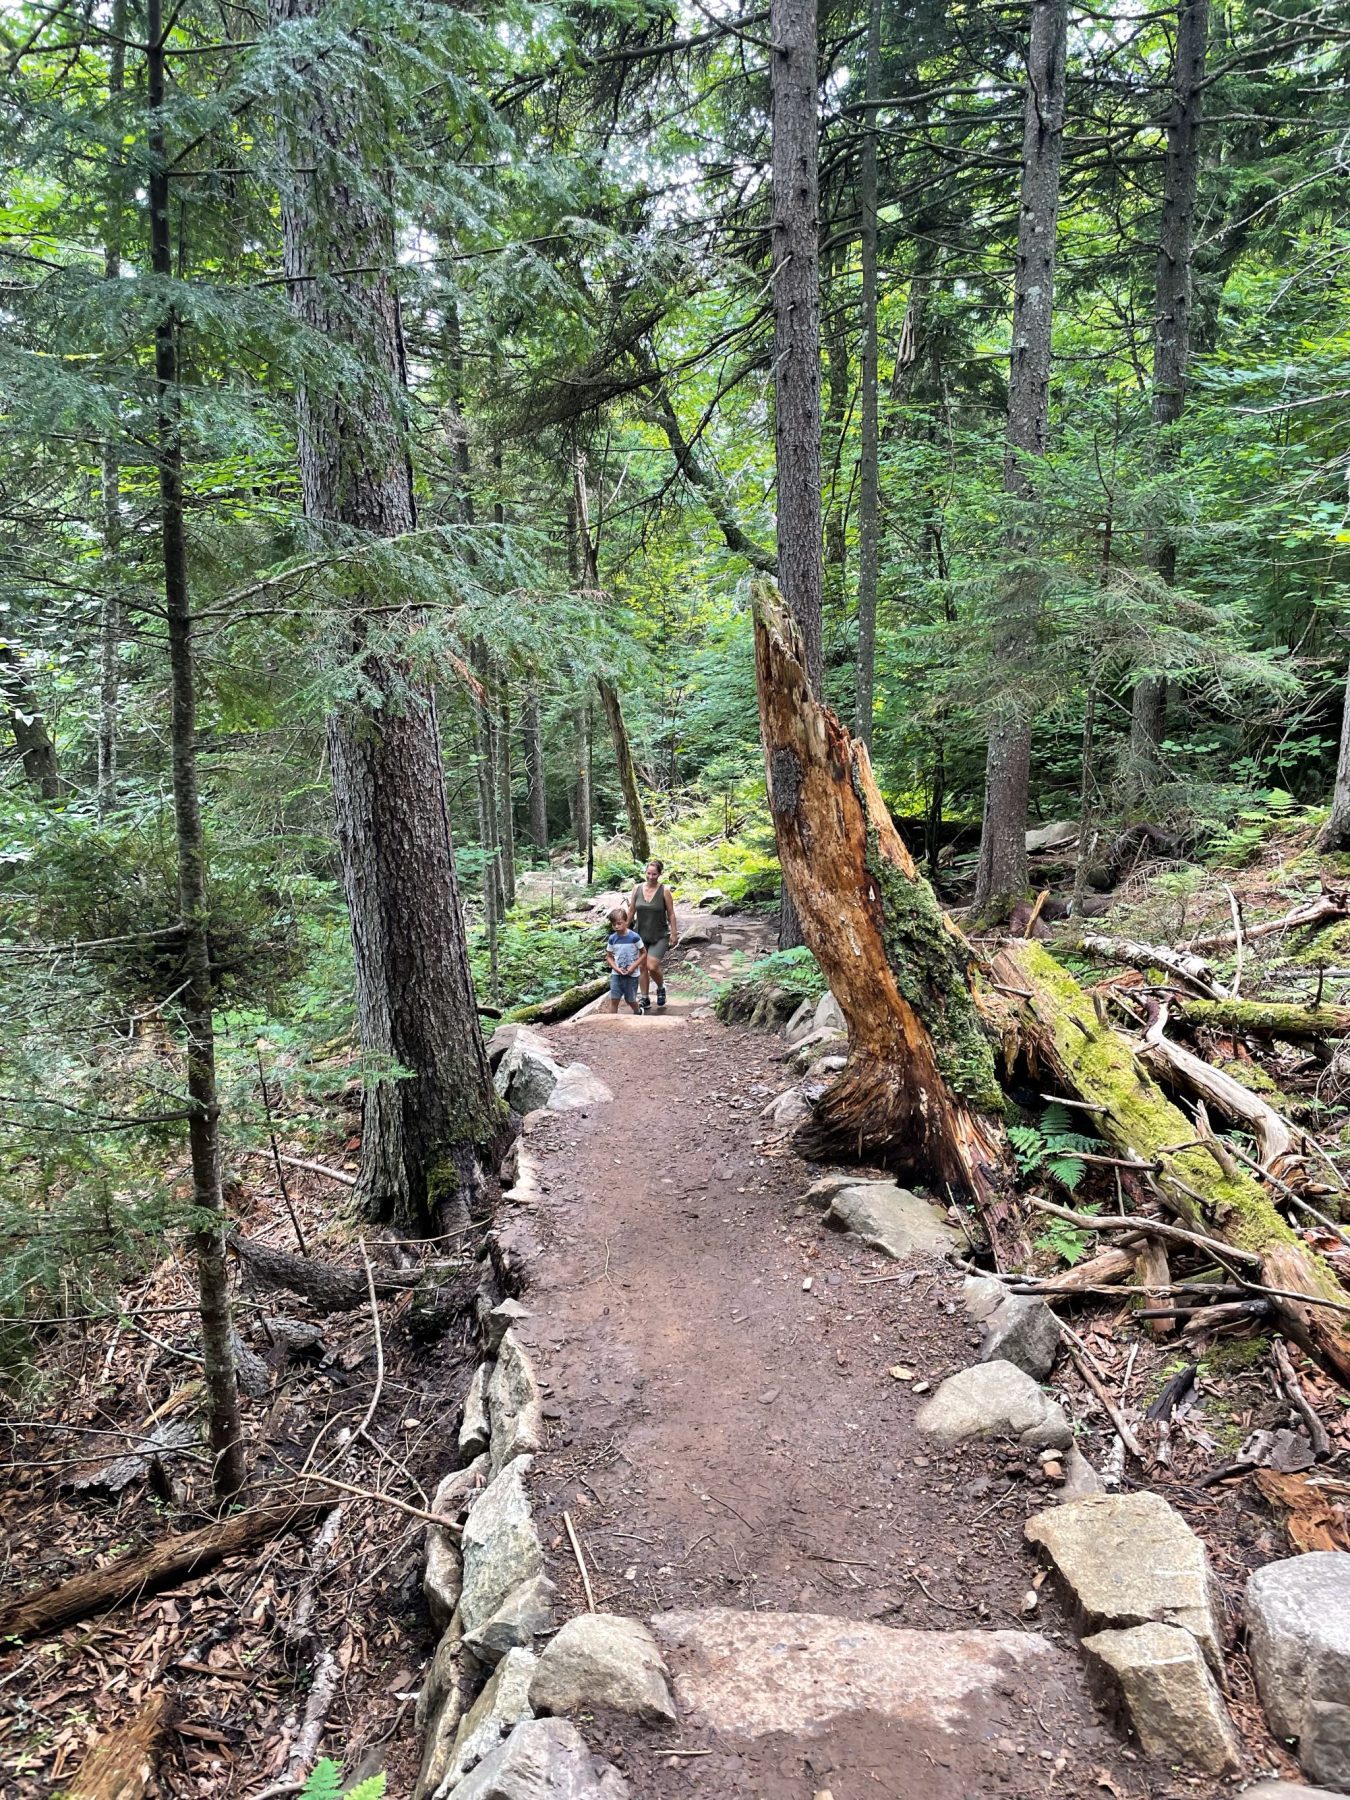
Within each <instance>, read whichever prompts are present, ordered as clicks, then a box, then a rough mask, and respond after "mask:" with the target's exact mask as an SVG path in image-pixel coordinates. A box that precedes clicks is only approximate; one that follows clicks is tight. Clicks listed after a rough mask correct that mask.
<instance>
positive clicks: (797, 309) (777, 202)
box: [769, 0, 824, 694]
mask: <svg viewBox="0 0 1350 1800" xmlns="http://www.w3.org/2000/svg"><path fill="white" fill-rule="evenodd" d="M769 38H770V41H771V42H772V44H773V49H772V50H771V51H770V53H769V54H770V93H771V110H772V116H773V152H772V169H771V181H772V188H773V232H772V249H773V367H774V451H775V456H776V460H777V471H778V483H777V492H778V567H779V575H780V580H781V584H782V591H783V599H784V600H785V601H786V602H787V606H788V610H789V611H790V612H791V614H792V617H793V618H794V619H795V620H796V622H797V629H798V631H799V632H800V633H801V641H802V645H803V650H804V654H805V658H806V677H807V680H808V681H809V682H810V685H811V692H812V693H813V694H819V693H822V692H823V691H824V690H823V685H822V672H823V671H822V661H821V658H822V646H821V591H822V586H823V570H822V563H821V515H820V256H819V249H818V243H817V238H818V220H817V212H818V209H819V195H818V177H817V168H816V162H817V140H818V137H819V131H820V119H819V109H820V93H819V74H818V67H817V64H818V54H817V49H816V4H815V0H772V4H771V6H770V9H769Z"/></svg>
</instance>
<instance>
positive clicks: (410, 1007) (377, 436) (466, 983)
mask: <svg viewBox="0 0 1350 1800" xmlns="http://www.w3.org/2000/svg"><path fill="white" fill-rule="evenodd" d="M271 6H272V10H271V17H272V21H273V24H274V26H280V27H303V25H304V23H305V22H306V21H308V20H312V19H314V18H315V17H316V16H317V15H318V13H319V7H320V0H271ZM296 93H297V97H296V98H294V99H293V100H292V102H291V105H290V110H289V115H288V116H287V117H286V118H285V120H284V121H283V139H284V145H285V151H286V158H285V160H286V164H287V171H288V172H287V174H286V176H285V179H284V184H283V191H282V197H281V199H282V206H281V211H282V228H283V238H284V261H285V271H286V275H287V277H288V280H289V283H290V295H291V305H292V307H293V309H294V311H295V313H296V315H297V317H298V318H299V319H300V320H301V321H302V322H303V324H304V325H305V326H306V327H307V328H308V329H309V331H310V332H311V333H312V334H313V335H314V337H315V338H316V339H327V340H329V341H332V342H334V343H337V344H341V345H343V346H344V347H345V349H346V351H347V353H348V357H349V359H351V360H355V361H357V362H358V367H359V371H360V372H359V373H358V374H356V375H354V376H353V375H351V374H350V373H344V374H343V376H342V377H341V378H340V379H334V380H331V381H330V380H329V379H328V378H327V377H326V376H321V375H319V374H318V373H316V374H314V375H313V376H312V377H311V378H310V379H308V380H307V382H306V384H305V385H304V386H303V387H302V389H301V391H300V394H299V411H300V473H301V486H302V492H303V495H304V504H305V515H306V517H307V518H308V519H309V520H310V521H312V522H313V524H314V525H315V526H316V527H318V528H319V529H320V531H322V532H323V533H324V534H325V535H330V534H331V535H334V536H338V537H340V538H341V539H342V540H343V541H351V540H352V539H357V540H359V539H361V538H363V537H364V538H369V539H376V538H395V537H399V536H402V535H404V534H406V533H408V532H410V531H411V530H412V529H413V527H414V525H415V522H416V519H415V512H414V505H413V488H412V470H411V465H410V461H409V455H408V447H407V440H406V433H405V429H404V420H403V393H404V389H405V386H406V366H405V358H404V349H403V334H402V324H401V319H400V313H399V303H398V295H397V292H396V290H395V288H394V285H393V282H392V279H391V274H390V271H391V270H393V269H394V268H395V267H396V266H397V258H396V255H395V245H394V236H393V224H392V218H391V214H390V209H389V206H388V204H387V202H386V198H385V196H384V194H383V192H382V191H381V190H380V189H379V188H378V186H367V187H358V186H354V185H353V183H352V180H351V177H350V169H351V167H352V166H355V167H357V168H370V167H371V164H372V157H371V154H370V144H371V141H372V139H373V140H374V141H375V142H378V141H379V137H380V135H381V132H382V129H383V118H382V116H380V115H379V114H378V110H377V109H378V101H377V99H376V97H375V95H374V94H373V93H372V92H371V91H370V90H367V89H364V88H363V87H362V86H361V85H360V84H359V83H348V84H339V83H336V82H332V81H330V82H328V83H327V84H325V82H324V80H323V65H322V63H320V64H318V65H317V66H311V67H310V68H308V69H307V71H306V74H305V82H304V84H303V87H299V86H298V87H297V90H296ZM344 366H345V365H343V364H339V365H338V367H339V368H343V367H344ZM373 597H374V596H372V598H373ZM386 597H387V596H385V595H384V594H381V595H380V596H379V598H380V599H381V600H384V599H385V598H386ZM340 648H341V652H342V654H343V656H344V657H345V659H346V661H347V662H348V664H349V665H351V666H354V667H356V668H358V669H359V671H360V677H361V686H362V687H363V688H364V689H367V690H371V689H373V690H375V691H376V692H378V694H379V695H380V697H381V700H380V704H379V706H378V707H372V706H369V705H366V704H363V703H362V702H360V701H359V700H353V701H344V702H343V703H342V704H340V705H339V706H338V707H337V708H335V710H334V712H333V714H332V716H331V718H330V721H329V731H328V737H329V748H330V754H331V762H332V771H333V795H334V805H335V811H336V814H337V827H338V846H339V851H340V855H341V863H342V874H343V886H344V889H345V891H346V896H347V904H348V908H349V911H350V914H351V922H352V938H353V943H354V946H355V951H356V990H357V1017H358V1022H359V1026H360V1032H361V1042H362V1046H363V1048H364V1050H365V1051H366V1053H367V1055H368V1056H369V1057H370V1058H371V1059H372V1060H374V1061H375V1062H377V1063H380V1062H384V1063H394V1064H396V1065H398V1066H399V1067H400V1068H402V1069H403V1070H406V1071H407V1075H406V1077H405V1078H403V1079H400V1080H397V1081H390V1080H387V1079H379V1078H378V1072H377V1078H376V1079H374V1080H372V1081H371V1082H370V1083H369V1085H368V1087H367V1093H366V1102H365V1114H364V1121H363V1131H362V1168H361V1193H362V1197H363V1200H364V1202H365V1204H366V1206H367V1208H368V1210H369V1211H370V1212H371V1213H372V1214H373V1215H374V1216H375V1217H376V1218H378V1219H380V1220H385V1221H389V1222H392V1223H393V1224H395V1225H396V1226H397V1227H398V1228H399V1229H401V1230H404V1231H406V1232H409V1233H413V1232H419V1231H430V1232H437V1231H444V1230H446V1229H448V1228H449V1227H450V1226H453V1225H456V1224H459V1223H462V1222H463V1219H464V1218H465V1216H466V1211H467V1209H468V1208H470V1207H473V1206H475V1205H477V1204H478V1203H479V1202H480V1201H481V1200H482V1198H483V1197H484V1195H485V1194H489V1193H490V1191H491V1187H492V1184H493V1183H494V1182H495V1172H496V1167H497V1164H498V1162H499V1160H500V1155H501V1151H502V1148H503V1145H504V1141H505V1140H504V1134H505V1133H506V1132H507V1131H508V1130H509V1122H508V1116H507V1113H506V1109H505V1108H504V1107H503V1106H502V1104H501V1102H500V1101H499V1100H498V1098H497V1095H496V1094H495V1092H494V1090H493V1087H492V1079H491V1075H490V1073H489V1070H488V1066H487V1057H486V1054H485V1052H484V1047H483V1038H482V1033H481V1031H480V1030H479V1025H478V1013H477V1008H476V1005H475V1001H474V993H473V983H472V979H471V976H470V973H469V960H468V947H467V942H466V937H465V929H464V918H463V912H462V909H461V906H460V899H459V891H458V884H457V882H456V878H455V864H454V849H453V845H452V843H451V838H450V823H449V813H448V809H447V806H446V799H445V784H444V776H443V771H442V766H441V751H440V734H439V729H438V725H437V719H436V708H435V704H434V700H433V698H432V694H431V692H430V690H429V688H428V687H427V686H426V684H425V682H424V681H423V679H422V678H421V677H420V675H417V674H415V673H414V672H413V671H412V670H410V669H409V668H408V666H407V665H406V664H404V663H403V662H402V661H401V659H400V658H399V655H398V652H397V648H396V646H393V645H388V646H382V645H380V644H379V643H378V642H377V641H374V639H373V627H372V624H371V621H370V620H369V618H368V617H367V616H365V615H364V614H363V612H362V610H361V604H360V600H359V599H358V600H357V601H356V603H355V604H354V606H353V611H352V613H351V615H350V618H349V621H348V625H347V628H346V632H345V641H344V642H343V643H342V644H341V646H340Z"/></svg>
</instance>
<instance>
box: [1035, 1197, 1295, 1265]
mask: <svg viewBox="0 0 1350 1800" xmlns="http://www.w3.org/2000/svg"><path fill="white" fill-rule="evenodd" d="M1027 1204H1028V1206H1034V1207H1035V1208H1036V1210H1037V1212H1048V1213H1054V1215H1055V1216H1056V1218H1059V1219H1067V1220H1068V1222H1069V1224H1070V1225H1076V1226H1077V1227H1078V1228H1079V1230H1080V1231H1136V1232H1138V1233H1139V1234H1140V1236H1141V1237H1149V1236H1152V1237H1165V1238H1173V1239H1175V1241H1176V1242H1177V1243H1180V1244H1191V1245H1193V1246H1194V1247H1195V1248H1196V1249H1197V1250H1208V1251H1209V1252H1210V1253H1211V1254H1212V1255H1214V1256H1219V1257H1222V1258H1223V1259H1224V1261H1226V1262H1242V1263H1247V1264H1248V1265H1250V1266H1251V1267H1253V1268H1259V1267H1260V1265H1261V1258H1260V1257H1259V1256H1257V1255H1256V1253H1255V1252H1254V1251H1252V1250H1239V1249H1236V1248H1235V1247H1234V1246H1233V1245H1232V1244H1225V1243H1223V1242H1222V1241H1221V1240H1220V1239H1218V1238H1212V1237H1206V1236H1205V1235H1204V1234H1203V1233H1202V1232H1199V1231H1188V1230H1187V1229H1186V1227H1185V1226H1184V1225H1173V1224H1172V1223H1171V1222H1170V1221H1169V1220H1166V1219H1149V1218H1144V1217H1143V1216H1142V1215H1139V1214H1136V1213H1080V1212H1073V1211H1072V1210H1071V1209H1070V1208H1069V1207H1067V1206H1056V1204H1055V1202H1054V1201H1053V1200H1042V1199H1041V1197H1040V1196H1039V1194H1028V1195H1027Z"/></svg>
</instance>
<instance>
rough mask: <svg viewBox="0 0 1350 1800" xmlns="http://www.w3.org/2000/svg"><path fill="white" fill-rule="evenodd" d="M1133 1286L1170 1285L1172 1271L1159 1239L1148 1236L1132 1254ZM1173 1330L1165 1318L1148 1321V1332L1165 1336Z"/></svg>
mask: <svg viewBox="0 0 1350 1800" xmlns="http://www.w3.org/2000/svg"><path fill="white" fill-rule="evenodd" d="M1134 1262H1135V1284H1136V1286H1138V1287H1141V1288H1150V1289H1153V1288H1166V1287H1168V1286H1170V1285H1171V1281H1172V1271H1171V1268H1170V1267H1169V1265H1168V1261H1167V1246H1166V1244H1164V1243H1163V1241H1162V1239H1161V1238H1160V1237H1155V1236H1153V1235H1152V1234H1150V1235H1149V1236H1148V1237H1146V1238H1145V1239H1144V1241H1143V1243H1142V1244H1140V1245H1139V1248H1138V1249H1137V1250H1136V1251H1135V1253H1134ZM1172 1329H1173V1325H1172V1321H1171V1320H1170V1319H1167V1318H1162V1319H1150V1320H1149V1330H1150V1331H1152V1332H1154V1333H1155V1334H1156V1335H1157V1336H1159V1337H1162V1336H1165V1335H1166V1333H1168V1332H1169V1331H1171V1330H1172Z"/></svg>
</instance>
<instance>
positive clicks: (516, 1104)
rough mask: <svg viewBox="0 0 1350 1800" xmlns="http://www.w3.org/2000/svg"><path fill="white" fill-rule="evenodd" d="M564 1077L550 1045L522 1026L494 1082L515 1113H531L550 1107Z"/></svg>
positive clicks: (512, 1040)
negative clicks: (549, 1101) (560, 1079)
mask: <svg viewBox="0 0 1350 1800" xmlns="http://www.w3.org/2000/svg"><path fill="white" fill-rule="evenodd" d="M561 1074H562V1070H561V1069H560V1068H559V1067H558V1065H557V1063H556V1062H555V1061H554V1060H553V1057H552V1055H551V1054H550V1052H549V1047H548V1044H547V1042H546V1041H545V1040H544V1039H543V1038H541V1037H540V1036H539V1034H538V1032H535V1031H530V1030H529V1029H528V1028H527V1027H525V1026H523V1025H522V1026H518V1027H517V1029H516V1032H515V1035H514V1037H513V1038H512V1039H511V1043H510V1046H509V1048H508V1049H507V1051H506V1053H505V1055H504V1056H503V1057H502V1059H501V1061H500V1062H499V1063H498V1064H497V1072H496V1074H495V1075H494V1076H493V1078H492V1079H493V1082H494V1084H495V1086H496V1089H497V1092H498V1093H499V1094H500V1095H501V1097H502V1099H503V1100H505V1101H506V1103H507V1105H508V1106H510V1107H511V1108H512V1109H513V1110H514V1111H515V1112H518V1113H532V1112H536V1111H538V1109H539V1108H540V1107H541V1106H545V1105H547V1103H548V1100H549V1098H550V1096H551V1095H552V1093H553V1090H554V1088H556V1087H557V1085H558V1079H559V1077H560V1076H561Z"/></svg>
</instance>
